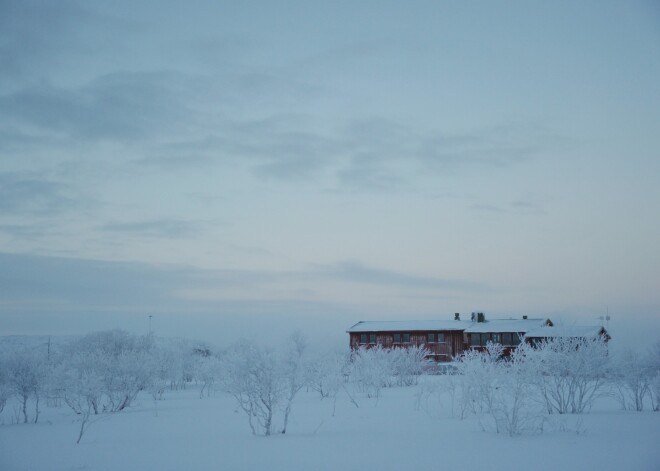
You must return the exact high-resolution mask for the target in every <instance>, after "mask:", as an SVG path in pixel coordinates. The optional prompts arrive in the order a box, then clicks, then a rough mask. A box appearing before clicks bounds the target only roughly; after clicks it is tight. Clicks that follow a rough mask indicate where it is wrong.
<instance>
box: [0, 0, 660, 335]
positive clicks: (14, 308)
mask: <svg viewBox="0 0 660 471" xmlns="http://www.w3.org/2000/svg"><path fill="white" fill-rule="evenodd" d="M0 64H2V67H0V333H4V334H52V335H59V334H71V333H85V332H89V331H91V330H99V329H108V328H124V329H127V330H129V331H132V332H145V331H146V330H148V322H149V316H152V318H151V322H152V329H153V330H154V331H155V332H156V333H157V334H160V335H165V336H171V335H184V336H189V337H196V338H201V339H206V340H209V341H216V342H223V343H224V342H231V341H233V340H236V339H238V338H257V339H259V340H261V341H275V340H278V339H280V338H281V337H283V336H284V335H286V334H287V333H289V332H290V331H292V330H295V329H299V330H301V331H302V332H303V333H306V334H307V335H308V336H309V337H310V338H312V339H314V341H319V342H323V341H325V342H326V343H328V344H337V343H338V344H341V345H344V343H346V344H347V342H348V336H347V334H346V333H345V330H346V329H347V328H348V327H350V326H351V325H352V324H354V323H355V322H357V321H360V320H376V319H401V320H405V319H450V318H453V313H454V312H460V313H464V316H465V317H469V313H470V312H471V311H483V312H485V313H486V316H487V318H488V317H490V318H508V317H516V318H517V317H519V316H522V315H529V316H536V317H544V318H545V317H550V318H552V319H553V320H555V321H556V320H559V321H560V322H564V323H570V324H597V323H599V322H600V320H599V319H598V317H600V316H603V315H606V314H609V315H610V316H611V320H610V330H611V333H612V336H613V339H615V340H616V338H617V335H618V336H619V339H621V340H622V342H624V343H626V342H628V343H630V344H632V342H638V341H640V340H639V339H641V342H642V343H644V342H647V343H648V342H651V341H653V340H656V339H657V337H658V334H659V333H660V250H659V249H658V241H659V240H660V217H659V216H658V215H660V132H659V131H660V6H659V5H658V3H657V2H653V1H628V2H608V1H606V2H603V1H594V2H590V1H583V2H568V1H566V2H565V1H557V2H535V1H520V2H516V1H510V2H491V1H483V2H480V1H475V2H454V1H447V2H436V1H408V2H390V1H360V2H354V1H336V2H316V1H282V2H267V1H263V2H255V1H241V2H233V1H232V2H230V1H195V2H186V3H185V5H184V4H183V3H181V2H172V1H162V0H161V1H157V2H156V1H141V0H137V1H136V0H131V1H130V2H129V1H116V2H94V1H84V2H83V1H80V2H77V1H68V0H64V1H57V2H54V1H45V2H41V1H37V2H35V1H32V0H20V1H12V0H9V1H7V0H5V1H2V2H0Z"/></svg>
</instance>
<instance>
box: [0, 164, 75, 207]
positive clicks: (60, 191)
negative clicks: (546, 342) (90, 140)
mask: <svg viewBox="0 0 660 471" xmlns="http://www.w3.org/2000/svg"><path fill="white" fill-rule="evenodd" d="M75 193H76V192H75V190H74V189H73V188H72V187H71V186H70V185H68V184H64V183H60V182H56V181H52V180H47V179H43V178H39V177H38V176H33V175H31V174H21V173H0V214H2V215H22V214H25V213H30V214H34V215H52V214H55V213H62V212H65V211H70V210H73V209H75V208H79V207H80V205H81V204H83V203H81V201H80V200H79V199H78V198H76V197H75Z"/></svg>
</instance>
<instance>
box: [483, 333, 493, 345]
mask: <svg viewBox="0 0 660 471" xmlns="http://www.w3.org/2000/svg"><path fill="white" fill-rule="evenodd" d="M490 341H491V339H490V334H481V346H482V347H485V346H486V344H487V343H488V342H490Z"/></svg>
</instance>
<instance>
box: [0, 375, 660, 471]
mask: <svg viewBox="0 0 660 471" xmlns="http://www.w3.org/2000/svg"><path fill="white" fill-rule="evenodd" d="M447 380H448V377H442V376H440V377H424V378H422V382H423V383H425V384H427V385H428V384H429V383H431V384H433V383H435V382H443V381H447ZM419 391H420V386H414V387H409V388H389V389H385V390H383V391H382V392H381V397H380V398H379V399H377V400H376V399H373V398H371V399H370V398H367V397H365V396H363V395H359V394H358V395H357V396H355V399H356V401H357V402H358V404H359V406H360V407H359V408H357V407H355V405H353V404H352V403H351V402H350V400H349V399H348V397H347V396H346V394H344V393H343V392H342V393H340V395H339V396H338V399H337V403H336V408H335V413H334V416H333V401H332V399H323V400H321V399H320V397H319V395H318V394H317V393H315V392H312V391H309V392H306V391H304V390H303V391H302V392H301V393H300V394H299V396H298V397H297V398H296V401H295V405H294V409H293V413H292V416H291V418H290V423H289V429H288V432H287V434H286V435H274V436H271V437H260V436H253V435H252V434H251V432H250V429H249V427H248V423H247V418H246V416H245V415H244V413H243V412H242V411H240V410H238V409H237V407H236V405H235V403H234V401H233V398H232V397H231V396H229V395H228V394H226V393H224V392H222V391H216V392H214V393H212V394H211V396H210V397H204V398H203V399H200V398H199V391H198V389H196V388H195V387H194V386H191V387H189V388H188V389H186V390H180V391H168V392H167V393H166V395H165V397H164V400H162V401H158V402H157V403H154V401H153V400H152V399H151V396H149V395H147V394H141V395H140V396H139V397H138V400H137V401H136V402H135V403H134V404H133V406H132V407H131V408H130V409H128V410H125V411H122V412H120V413H115V414H111V415H106V416H103V417H102V418H101V419H99V420H97V421H96V422H94V423H93V424H92V425H91V426H90V428H89V429H88V431H87V432H86V433H85V435H84V436H83V438H82V440H81V442H80V444H78V445H76V443H75V441H76V438H77V434H78V430H79V422H77V419H76V417H75V415H74V414H73V413H72V412H71V410H70V409H69V408H68V407H66V406H62V407H59V408H52V407H45V406H44V407H43V411H42V415H41V416H40V419H39V423H38V424H11V423H8V422H11V418H12V415H13V414H14V412H13V404H7V407H6V409H5V410H4V412H3V413H2V415H0V420H1V421H4V425H1V426H0V470H2V471H27V470H39V471H42V470H43V471H60V470H98V471H100V470H108V471H109V470H113V471H115V470H122V471H130V470H140V471H149V470H158V471H166V470H205V471H206V470H256V469H263V470H271V471H276V470H287V471H291V470H333V471H336V470H358V469H360V470H363V469H378V470H402V469H425V468H428V469H459V468H460V469H486V470H498V469H502V470H517V469H520V470H526V471H527V470H530V469H534V470H553V471H555V470H588V469H594V470H600V471H606V470H640V471H641V470H656V471H657V470H658V469H660V413H657V412H650V411H649V412H630V411H625V412H624V411H620V410H619V408H618V405H617V404H616V403H615V402H613V401H610V400H608V399H601V400H600V401H599V402H597V403H596V406H595V407H594V408H593V409H592V411H591V412H590V413H589V414H585V415H582V416H579V417H578V416H564V417H557V419H556V420H557V422H555V423H552V424H549V425H547V426H546V427H545V430H544V431H543V432H542V433H534V434H528V435H522V436H518V437H509V436H507V435H504V434H496V433H495V432H494V431H492V428H491V427H490V424H489V423H488V419H487V418H484V417H482V418H481V419H479V418H476V417H469V418H467V419H465V420H460V419H459V418H456V417H453V416H452V414H451V412H450V410H449V404H448V403H447V401H448V399H446V400H445V401H444V402H438V400H437V398H436V397H435V396H431V397H430V398H429V400H428V401H427V400H423V401H421V402H420V401H419V400H418V397H419V394H418V393H419ZM484 427H485V429H486V431H484Z"/></svg>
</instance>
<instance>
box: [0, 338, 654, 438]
mask: <svg viewBox="0 0 660 471" xmlns="http://www.w3.org/2000/svg"><path fill="white" fill-rule="evenodd" d="M503 353H504V350H503V348H502V346H501V345H499V344H492V343H491V344H489V345H488V346H487V348H486V349H485V351H483V352H480V351H477V350H468V351H467V352H465V354H464V355H463V356H462V357H461V358H460V359H459V360H458V361H456V362H454V364H453V368H451V369H448V370H447V371H451V372H453V373H454V374H451V375H446V377H444V378H442V379H441V380H439V381H424V382H422V384H421V385H420V384H418V383H419V378H420V377H421V375H422V374H423V372H424V371H425V369H426V366H427V365H428V360H427V359H426V358H427V356H428V352H427V351H426V350H425V349H424V348H421V347H411V348H400V349H384V348H381V347H374V348H369V349H366V348H360V349H357V350H354V351H352V352H349V351H344V352H335V353H326V354H319V353H316V352H310V349H309V346H308V345H307V342H306V339H305V337H304V336H303V335H301V334H299V333H295V334H293V335H292V336H291V337H289V338H288V339H287V340H286V342H285V343H284V345H283V346H282V347H281V348H279V349H269V348H265V347H262V346H259V345H255V344H254V343H251V342H248V341H241V342H238V343H236V344H234V345H232V346H230V347H229V348H227V349H225V350H218V349H213V348H211V347H209V346H208V345H204V344H199V343H193V342H190V341H186V340H180V339H161V338H157V337H155V336H153V335H146V336H136V335H131V334H129V333H127V332H124V331H120V330H113V331H105V332H96V333H92V334H88V335H86V336H83V337H79V338H75V339H73V340H71V341H69V342H68V343H66V344H64V345H61V346H60V347H59V348H53V349H51V348H50V345H49V348H48V350H45V349H43V348H4V349H3V350H0V423H8V422H12V423H18V422H23V423H27V422H35V423H36V422H37V421H38V420H39V411H40V407H43V404H47V405H48V406H68V407H69V408H70V409H71V410H72V411H73V412H74V413H75V414H76V415H77V416H78V417H79V419H80V433H79V436H78V440H80V438H81V437H82V436H83V434H84V432H85V429H86V427H87V426H88V425H89V423H91V422H93V421H94V420H95V418H96V417H99V416H106V415H108V414H113V413H118V412H120V411H122V410H125V409H126V408H129V407H131V404H132V403H133V402H134V401H135V399H136V398H137V397H138V395H139V394H140V393H143V394H145V395H146V396H142V397H149V398H150V400H153V401H154V407H155V406H156V404H157V401H159V400H162V399H163V398H164V396H166V392H167V391H171V390H177V389H180V388H186V387H189V386H190V385H191V384H194V385H196V387H197V390H198V391H199V397H200V398H204V397H208V396H210V395H212V394H213V393H215V392H216V391H222V392H224V393H228V394H229V395H231V396H232V397H233V398H234V400H235V404H236V406H237V410H239V411H242V412H243V413H244V414H245V417H246V418H247V422H248V425H249V427H250V430H251V431H252V433H254V434H256V435H272V434H274V433H286V431H287V427H288V426H289V418H290V416H291V413H292V410H293V406H294V402H295V398H296V396H297V394H298V392H299V391H301V390H302V389H303V388H304V389H306V390H308V391H316V392H317V393H318V395H319V399H320V400H323V399H327V398H329V399H330V400H332V402H333V408H332V409H333V415H334V413H335V408H336V403H337V396H338V394H342V395H345V396H346V397H347V398H348V399H349V400H350V402H351V403H352V404H353V405H354V406H355V407H360V404H359V402H360V401H361V400H362V399H361V398H366V400H369V399H370V398H376V399H377V398H379V397H380V395H381V394H382V391H383V389H384V388H391V387H411V386H417V388H418V393H417V400H418V404H419V405H422V404H425V403H428V401H429V400H430V398H431V397H436V398H440V397H442V398H443V400H444V399H446V398H447V397H449V399H450V401H449V402H450V403H451V406H450V407H451V410H452V413H453V414H454V415H455V416H457V417H460V418H466V417H468V416H476V417H479V418H480V419H479V420H480V423H481V424H482V425H483V426H484V428H487V427H493V429H494V430H496V431H497V432H502V433H507V434H509V435H518V434H521V433H524V432H527V431H538V430H542V429H543V427H545V426H546V424H548V423H549V422H552V417H558V416H565V415H566V414H582V413H585V412H588V411H589V410H590V409H591V407H592V406H593V404H594V401H596V400H597V399H598V398H600V397H603V396H610V397H613V398H615V399H617V400H618V401H619V403H620V404H621V406H622V407H623V408H624V409H633V410H642V409H644V408H645V407H650V408H652V409H654V410H659V409H660V343H658V344H657V345H656V346H655V348H654V349H653V350H652V351H651V352H649V353H647V354H639V353H635V352H632V351H628V352H625V353H623V354H621V355H611V354H609V352H608V349H607V346H606V345H605V344H604V343H603V342H601V341H594V340H586V339H570V338H557V339H553V340H548V341H545V342H540V343H538V344H536V345H530V344H528V343H526V342H522V343H521V344H520V346H519V347H518V348H517V349H516V350H515V351H514V352H513V353H511V355H509V356H506V357H505V356H504V355H503ZM8 405H9V407H8Z"/></svg>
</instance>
